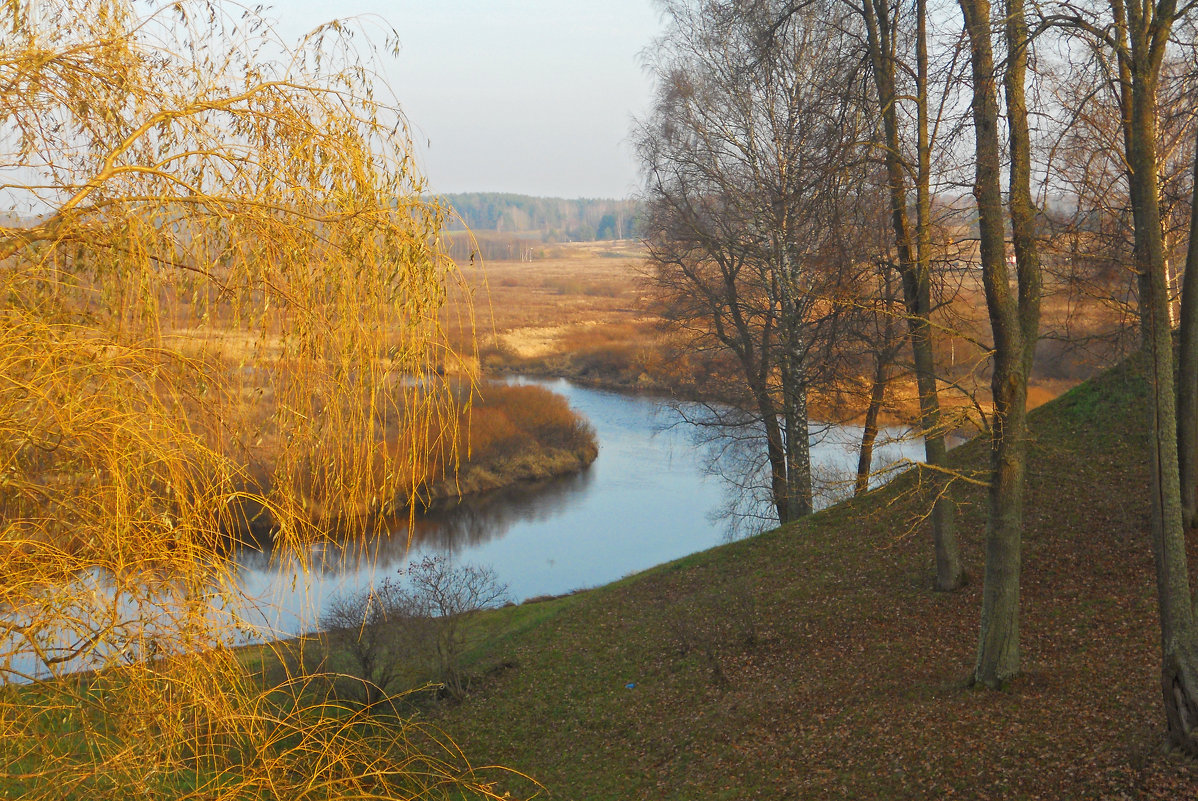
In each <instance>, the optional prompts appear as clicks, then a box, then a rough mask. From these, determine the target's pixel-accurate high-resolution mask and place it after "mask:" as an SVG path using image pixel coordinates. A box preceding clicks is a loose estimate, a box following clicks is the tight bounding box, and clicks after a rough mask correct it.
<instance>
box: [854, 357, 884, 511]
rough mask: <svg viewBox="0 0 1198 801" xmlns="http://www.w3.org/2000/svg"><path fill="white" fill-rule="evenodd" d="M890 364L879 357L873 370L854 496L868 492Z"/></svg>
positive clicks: (862, 431) (858, 452) (858, 458)
mask: <svg viewBox="0 0 1198 801" xmlns="http://www.w3.org/2000/svg"><path fill="white" fill-rule="evenodd" d="M889 374H890V363H889V360H888V359H886V358H882V357H880V358H879V359H878V362H877V365H876V367H875V369H874V377H873V381H871V382H870V390H869V406H868V407H867V408H866V410H865V425H864V427H863V428H862V430H861V448H860V449H859V450H858V451H857V480H856V482H855V484H854V487H853V494H854V495H864V494H865V493H866V492H868V491H869V476H870V473H871V471H872V470H873V459H874V441H875V440H877V438H878V417H879V415H880V414H881V411H882V403H883V402H884V401H885V400H886V385H887V384H889V383H890V375H889Z"/></svg>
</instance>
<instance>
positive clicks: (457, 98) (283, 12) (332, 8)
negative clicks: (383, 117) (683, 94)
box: [273, 0, 660, 197]
mask: <svg viewBox="0 0 1198 801" xmlns="http://www.w3.org/2000/svg"><path fill="white" fill-rule="evenodd" d="M273 5H274V14H275V15H277V16H279V17H280V18H281V22H282V28H283V30H284V32H285V33H295V32H299V31H301V30H307V29H310V28H312V27H315V26H316V25H317V24H319V23H320V22H323V21H326V20H328V19H329V18H331V17H334V16H336V17H347V16H353V15H358V14H377V15H379V16H380V17H382V18H383V19H385V20H386V21H387V22H388V23H389V24H390V25H391V26H393V27H394V28H395V29H396V30H397V31H398V32H399V35H400V40H401V43H402V51H401V53H400V56H399V59H398V60H397V61H389V62H387V63H386V64H385V66H386V68H387V70H388V78H389V81H390V83H391V85H392V87H393V89H394V91H395V93H396V95H397V96H398V98H399V100H400V103H401V104H402V105H403V107H404V108H405V110H406V113H407V116H408V119H409V121H410V122H411V123H412V125H413V128H414V131H415V134H416V137H417V139H418V140H419V141H418V148H419V152H420V159H421V163H422V164H423V166H424V170H425V173H426V175H427V177H428V178H429V181H430V183H431V184H432V188H433V189H434V190H435V191H439V192H467V191H494V192H518V193H521V194H528V195H550V196H557V197H624V196H627V195H629V194H630V193H632V192H633V191H634V190H635V189H636V186H637V184H638V180H637V173H636V163H635V160H634V158H633V154H632V149H631V147H630V145H629V144H628V134H629V130H630V126H631V121H632V118H633V116H634V115H641V114H643V113H644V111H645V110H646V109H647V107H648V104H649V97H650V93H651V81H650V79H649V77H648V76H647V75H646V74H645V72H644V71H643V70H642V69H641V60H640V57H639V54H640V52H641V51H642V50H643V49H644V48H645V47H646V46H647V45H648V44H649V43H650V41H651V40H652V38H653V36H654V35H655V34H656V33H657V31H658V30H659V27H660V23H659V18H658V12H657V9H656V8H655V6H654V4H653V0H601V1H600V2H578V1H577V0H340V2H327V0H326V1H325V2H318V0H279V2H276V3H274V4H273Z"/></svg>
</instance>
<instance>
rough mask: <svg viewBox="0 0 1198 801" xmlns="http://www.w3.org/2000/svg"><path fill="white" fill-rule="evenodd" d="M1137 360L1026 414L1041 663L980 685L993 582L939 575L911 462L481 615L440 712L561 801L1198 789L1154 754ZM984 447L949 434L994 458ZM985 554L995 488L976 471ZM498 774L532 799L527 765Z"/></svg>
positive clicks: (1031, 606)
mask: <svg viewBox="0 0 1198 801" xmlns="http://www.w3.org/2000/svg"><path fill="white" fill-rule="evenodd" d="M1143 392H1144V385H1143V381H1142V379H1141V377H1140V376H1139V375H1138V374H1137V373H1136V372H1135V371H1134V370H1130V369H1121V370H1118V371H1115V372H1113V373H1110V374H1108V375H1105V376H1103V377H1101V378H1100V379H1098V380H1096V381H1093V382H1091V383H1089V384H1086V385H1083V386H1082V387H1079V388H1078V389H1075V390H1073V391H1072V392H1070V393H1068V394H1066V395H1065V396H1063V397H1062V398H1059V399H1058V400H1057V401H1055V402H1053V403H1050V404H1048V405H1046V406H1045V407H1043V408H1042V409H1040V410H1038V411H1036V412H1035V413H1033V415H1032V423H1033V431H1034V439H1033V447H1032V453H1031V462H1030V465H1031V467H1030V470H1029V477H1028V497H1027V500H1026V504H1025V515H1026V518H1025V519H1026V532H1025V539H1024V580H1023V608H1024V616H1023V623H1022V634H1023V654H1024V661H1023V673H1022V675H1021V676H1020V677H1019V678H1018V679H1016V680H1015V681H1014V682H1013V683H1012V684H1011V686H1010V687H1009V688H1008V689H1007V690H1006V691H1004V692H984V691H975V690H970V689H967V687H966V684H965V678H966V676H967V675H968V673H969V670H970V668H971V666H972V657H973V652H974V648H975V646H976V637H977V625H978V623H977V614H978V609H979V608H980V595H981V585H980V582H979V581H977V580H975V581H973V582H971V583H970V584H969V585H968V586H967V587H966V588H965V589H964V590H962V591H961V592H958V593H954V594H948V595H946V594H942V593H936V592H933V591H932V590H931V589H930V586H929V585H930V582H929V578H930V575H931V559H930V541H929V534H928V532H927V531H926V526H925V525H924V524H923V523H922V522H920V520H919V514H920V511H921V510H922V509H923V503H924V502H926V499H924V498H922V497H921V495H920V493H919V492H918V487H917V484H916V483H915V480H914V479H915V476H914V475H908V476H905V477H900V478H899V479H897V480H896V481H895V482H894V483H893V484H891V485H888V486H887V487H884V488H882V489H880V490H877V491H875V492H873V493H870V494H869V495H867V496H865V497H864V498H861V499H858V500H855V501H852V502H849V503H844V504H840V505H838V506H836V507H834V508H832V509H829V510H827V511H825V512H822V513H820V514H817V515H815V516H813V517H812V518H810V519H808V520H805V521H803V522H801V523H799V524H796V525H793V526H789V527H786V528H784V529H780V530H777V531H774V532H771V533H768V534H765V535H762V536H759V537H756V538H753V539H749V540H745V541H740V542H736V543H732V544H729V545H725V546H721V547H718V548H713V549H711V550H708V551H705V552H702V553H699V554H695V555H693V556H690V557H687V558H684V559H681V560H678V561H675V562H671V563H669V564H665V565H662V566H660V567H658V568H655V569H652V570H649V571H646V572H644V573H640V574H638V575H635V576H631V577H629V578H627V579H624V580H622V581H618V582H615V583H613V584H610V585H607V586H605V587H601V588H598V589H595V590H592V591H588V592H584V593H579V594H576V595H571V596H569V597H565V598H560V599H556V600H550V601H545V602H541V603H536V604H526V605H524V606H520V607H513V608H511V609H505V610H498V611H495V612H491V613H487V614H486V615H485V616H484V617H480V618H478V620H477V621H476V623H475V625H477V626H479V627H480V629H482V630H484V631H485V634H486V637H485V641H486V643H487V644H486V645H485V646H480V647H478V648H476V649H475V650H474V651H473V652H472V653H471V654H470V655H469V664H468V669H469V670H470V672H471V673H472V675H473V676H475V677H476V680H475V683H474V688H473V691H472V693H471V695H470V696H469V697H468V698H467V699H466V700H465V701H464V702H462V703H460V704H454V705H448V704H443V703H433V704H430V705H427V706H424V707H422V714H423V715H424V716H425V719H427V720H431V721H432V722H434V723H435V724H436V725H438V726H440V727H442V728H444V729H445V730H446V731H447V732H449V733H450V734H451V735H453V736H455V737H456V738H457V739H458V741H459V745H460V746H461V747H462V748H463V750H464V752H465V753H466V755H467V756H468V757H471V758H472V759H475V760H476V761H479V762H485V763H487V764H496V763H498V764H503V765H506V766H508V767H510V768H512V769H515V770H517V771H521V772H523V773H526V774H528V775H530V776H532V777H535V778H536V779H537V780H538V781H539V782H541V783H542V784H543V786H544V788H545V790H546V791H547V793H548V797H552V798H588V799H636V798H654V799H657V798H666V799H674V798H676V799H693V798H716V797H719V798H730V799H747V798H756V797H768V798H810V799H821V800H822V799H827V798H888V799H927V798H945V797H953V796H960V797H966V798H981V797H1001V798H1028V799H1030V798H1141V799H1162V800H1163V799H1177V798H1191V797H1195V796H1196V795H1198V766H1196V765H1195V764H1194V763H1193V762H1190V761H1185V760H1181V759H1179V758H1175V757H1173V756H1171V755H1169V754H1168V753H1165V752H1163V751H1162V750H1161V743H1162V742H1163V732H1164V722H1163V713H1162V712H1161V709H1160V697H1159V694H1160V690H1159V664H1158V653H1159V650H1158V649H1159V646H1158V643H1157V638H1158V633H1157V628H1156V626H1157V623H1156V613H1155V602H1154V598H1155V591H1154V583H1153V570H1152V558H1151V553H1150V549H1149V547H1148V543H1147V539H1146V534H1144V533H1143V531H1144V529H1145V527H1146V514H1147V501H1146V498H1147V474H1146V465H1145V460H1144V458H1143V454H1142V450H1143V449H1142V448H1140V447H1139V445H1138V444H1139V442H1140V438H1141V436H1142V431H1143V430H1144V427H1145V425H1146V421H1145V419H1144V408H1143V404H1142V402H1141V400H1140V399H1141V398H1142V395H1143ZM986 458H987V452H986V448H985V443H971V444H966V445H965V446H962V447H961V448H959V449H957V450H956V451H954V460H955V463H956V466H957V467H958V468H959V469H961V470H963V471H975V472H976V471H982V470H984V468H985V465H986ZM956 499H957V501H958V503H959V505H960V513H961V517H960V533H961V538H962V551H963V557H964V559H965V562H966V564H967V565H968V569H969V571H970V573H971V575H973V576H975V577H976V576H980V575H981V570H982V558H983V554H982V536H983V532H984V528H985V519H984V518H985V503H984V496H983V491H982V490H981V489H978V488H974V487H970V486H966V485H960V486H959V487H958V491H957V493H956ZM501 789H502V790H510V791H511V792H512V794H513V796H514V797H522V796H524V795H527V794H529V793H531V792H532V790H533V789H534V788H533V786H532V785H529V784H523V783H522V782H521V781H520V780H518V779H517V778H515V777H508V778H506V779H504V786H503V787H502V788H501Z"/></svg>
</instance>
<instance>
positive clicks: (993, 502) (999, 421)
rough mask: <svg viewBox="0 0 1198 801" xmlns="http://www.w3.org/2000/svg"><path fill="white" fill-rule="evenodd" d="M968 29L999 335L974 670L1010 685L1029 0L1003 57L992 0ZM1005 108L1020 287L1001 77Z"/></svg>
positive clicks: (983, 226) (972, 7)
mask: <svg viewBox="0 0 1198 801" xmlns="http://www.w3.org/2000/svg"><path fill="white" fill-rule="evenodd" d="M960 6H961V11H962V13H963V14H964V17H965V31H966V34H967V36H968V38H969V54H970V66H971V72H972V90H973V96H972V101H971V108H970V112H971V118H972V121H973V129H974V141H975V151H974V152H975V156H976V162H975V173H974V197H975V199H976V202H977V210H978V230H979V234H980V238H981V245H980V248H981V263H982V282H983V285H984V287H985V292H986V308H987V311H988V312H989V316H990V328H991V333H992V336H993V338H994V350H993V368H992V373H991V380H990V387H991V394H992V396H993V404H994V411H993V414H992V419H991V422H990V431H991V445H990V488H989V493H988V495H989V508H988V516H987V521H986V567H985V579H984V585H983V589H982V625H981V633H980V636H979V640H978V657H977V664H976V666H975V667H974V674H973V680H974V681H975V682H977V683H980V684H984V685H986V686H989V687H997V686H1000V685H1002V684H1003V683H1004V682H1005V681H1007V680H1008V679H1009V678H1011V677H1012V676H1014V675H1015V674H1016V673H1018V672H1019V658H1020V653H1019V576H1020V569H1021V545H1022V536H1023V490H1024V472H1025V467H1026V460H1027V381H1028V377H1029V375H1030V374H1031V370H1032V362H1033V358H1034V356H1035V349H1036V341H1037V339H1038V333H1039V324H1040V285H1041V278H1040V264H1039V252H1038V248H1037V246H1036V232H1035V206H1034V204H1033V203H1032V195H1031V138H1030V135H1029V130H1028V111H1027V103H1026V100H1025V93H1026V82H1027V65H1028V49H1029V47H1030V45H1031V43H1030V39H1029V36H1028V27H1027V19H1026V13H1025V11H1024V7H1023V0H1007V2H1006V3H1005V6H1004V8H1003V14H1002V17H1001V19H1002V27H1001V30H1002V38H1001V40H1000V41H1001V43H1002V44H1003V46H1004V52H1005V59H1004V60H1003V61H1001V62H1000V61H996V59H995V50H994V43H993V37H992V30H991V28H992V25H993V24H994V21H993V20H992V19H991V6H990V3H989V0H960ZM1000 77H1001V82H1002V86H1003V90H1004V99H1005V101H1006V110H1007V148H1008V153H1007V155H1008V157H1009V167H1010V173H1009V177H1008V191H1009V212H1010V222H1011V238H1012V241H1013V247H1014V260H1015V281H1016V292H1015V294H1012V292H1011V275H1010V271H1009V268H1008V262H1007V252H1006V233H1005V225H1004V219H1003V218H1004V213H1003V212H1004V203H1003V196H1002V187H1001V176H1000V173H1001V169H1002V161H1003V158H1002V150H1001V147H1000V136H999V124H1000V117H999V108H998V96H997V89H996V84H997V82H998V80H999V79H1000Z"/></svg>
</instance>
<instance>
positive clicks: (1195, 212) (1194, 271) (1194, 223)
mask: <svg viewBox="0 0 1198 801" xmlns="http://www.w3.org/2000/svg"><path fill="white" fill-rule="evenodd" d="M1193 174H1194V179H1195V181H1196V182H1198V147H1196V148H1195V152H1194V172H1193ZM1195 185H1196V186H1198V183H1196V184H1195ZM1185 270H1186V271H1185V275H1184V276H1183V277H1182V284H1181V325H1180V330H1179V332H1178V340H1179V342H1180V347H1179V353H1178V365H1177V456H1178V477H1179V480H1180V484H1181V515H1182V523H1183V525H1184V526H1185V527H1186V528H1194V527H1195V525H1196V524H1198V196H1196V197H1194V198H1193V199H1192V200H1191V201H1190V243H1189V247H1188V249H1187V250H1186V267H1185Z"/></svg>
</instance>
